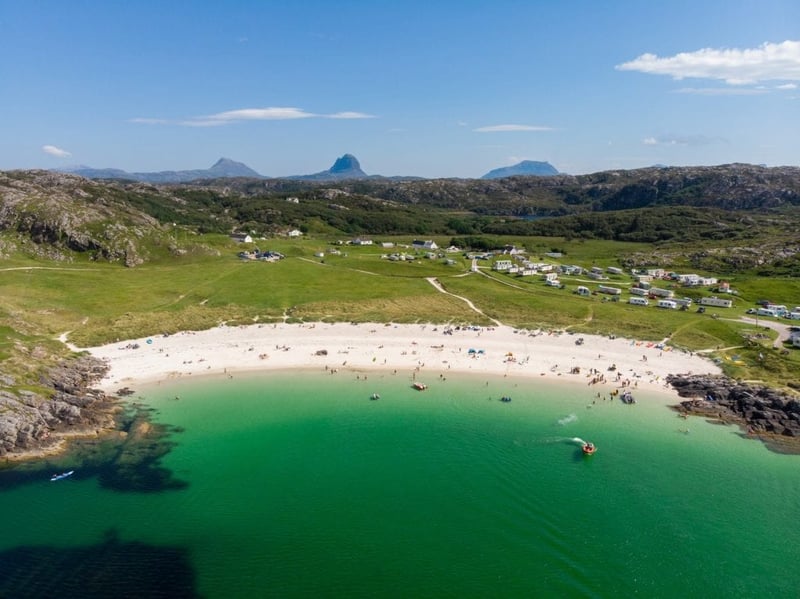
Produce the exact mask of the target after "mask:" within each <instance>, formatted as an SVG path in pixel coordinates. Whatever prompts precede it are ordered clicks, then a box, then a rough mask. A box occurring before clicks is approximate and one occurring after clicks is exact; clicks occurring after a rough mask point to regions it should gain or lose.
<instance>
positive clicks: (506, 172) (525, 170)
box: [481, 160, 559, 179]
mask: <svg viewBox="0 0 800 599" xmlns="http://www.w3.org/2000/svg"><path fill="white" fill-rule="evenodd" d="M558 174H559V172H558V171H557V170H556V168H555V167H554V166H553V165H552V164H550V163H549V162H539V161H537V160H523V161H522V162H518V163H517V164H515V165H513V166H504V167H502V168H496V169H494V170H491V171H489V172H488V173H486V174H485V175H484V176H483V177H481V179H502V178H503V177H517V176H525V175H528V176H536V177H552V176H553V175H558Z"/></svg>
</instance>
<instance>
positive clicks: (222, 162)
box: [208, 157, 261, 177]
mask: <svg viewBox="0 0 800 599" xmlns="http://www.w3.org/2000/svg"><path fill="white" fill-rule="evenodd" d="M208 171H209V172H210V173H214V174H217V173H218V174H219V176H220V177H261V175H259V174H258V173H257V172H256V171H254V170H253V169H251V168H250V167H249V166H247V165H246V164H244V163H243V162H236V161H235V160H231V159H230V158H224V157H223V158H220V159H219V160H217V161H216V162H215V163H214V166H212V167H211V168H210V169H208Z"/></svg>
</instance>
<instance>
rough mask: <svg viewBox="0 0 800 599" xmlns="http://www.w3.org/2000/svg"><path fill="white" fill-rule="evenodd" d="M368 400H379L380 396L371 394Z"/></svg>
mask: <svg viewBox="0 0 800 599" xmlns="http://www.w3.org/2000/svg"><path fill="white" fill-rule="evenodd" d="M369 398H370V399H380V398H381V396H380V395H378V394H377V393H373V394H372V395H370V396H369Z"/></svg>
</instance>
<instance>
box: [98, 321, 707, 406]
mask: <svg viewBox="0 0 800 599" xmlns="http://www.w3.org/2000/svg"><path fill="white" fill-rule="evenodd" d="M580 340H582V342H581V341H580ZM88 351H89V352H90V353H91V354H93V355H94V356H96V357H98V358H101V359H103V360H105V361H107V363H108V364H109V365H110V367H111V370H110V372H109V374H108V376H107V377H106V378H105V379H104V380H103V381H102V383H101V387H102V388H103V389H105V390H107V391H110V392H113V391H116V390H118V389H120V388H124V387H135V386H137V385H142V384H152V383H157V382H164V381H169V380H174V379H177V378H182V377H205V376H212V377H233V376H236V375H237V374H238V373H244V372H253V371H268V370H289V369H315V370H320V371H323V370H324V371H326V372H329V373H331V374H332V375H341V374H345V373H348V372H349V373H351V374H356V375H358V376H360V373H365V374H367V373H368V372H369V371H370V370H382V371H390V372H391V371H397V374H406V375H408V376H409V377H412V378H413V379H414V380H417V381H419V382H423V383H430V382H435V381H436V380H437V379H438V378H440V377H446V376H451V375H455V374H456V373H472V374H486V375H487V376H515V377H518V376H525V377H537V378H538V377H546V378H547V379H548V380H549V381H553V382H554V381H556V380H559V379H558V377H563V379H562V380H564V379H568V380H570V381H571V382H573V383H574V382H577V381H584V382H585V383H586V384H587V385H588V386H592V387H596V389H594V388H593V389H592V393H595V392H598V393H599V392H602V393H610V392H611V391H612V390H614V389H619V388H620V387H622V386H623V385H627V386H629V387H630V388H631V389H634V388H636V389H647V390H649V391H659V392H661V394H663V395H665V396H667V395H668V396H669V397H671V398H675V397H676V394H675V393H674V392H673V391H672V390H671V389H668V388H666V387H665V381H664V379H665V377H666V376H667V375H668V374H685V373H694V374H699V373H719V372H720V370H719V368H718V367H717V366H716V365H715V364H713V363H712V362H711V361H709V360H707V359H706V358H703V357H701V356H699V355H697V354H689V353H686V352H683V351H679V350H673V349H672V348H670V347H669V346H668V345H666V346H665V345H662V344H656V343H652V342H640V341H636V340H631V339H622V338H615V339H611V338H608V337H600V336H593V335H577V334H575V335H572V334H566V333H549V332H545V331H522V330H516V329H512V328H510V327H505V326H497V327H489V328H486V327H484V328H469V329H455V328H452V327H448V326H443V325H400V324H347V323H336V324H328V323H316V324H254V325H247V326H235V327H234V326H231V327H229V326H220V327H216V328H213V329H209V330H205V331H197V332H183V333H177V334H174V335H168V336H161V335H159V336H154V337H150V338H144V339H136V340H130V341H124V342H121V343H112V344H109V345H105V346H101V347H94V348H89V350H88Z"/></svg>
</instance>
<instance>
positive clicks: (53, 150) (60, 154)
mask: <svg viewBox="0 0 800 599" xmlns="http://www.w3.org/2000/svg"><path fill="white" fill-rule="evenodd" d="M42 152H44V153H45V154H50V156H55V157H56V158H67V157H68V156H72V154H70V153H69V152H67V151H66V150H62V149H61V148H58V147H56V146H51V145H46V146H42Z"/></svg>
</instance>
